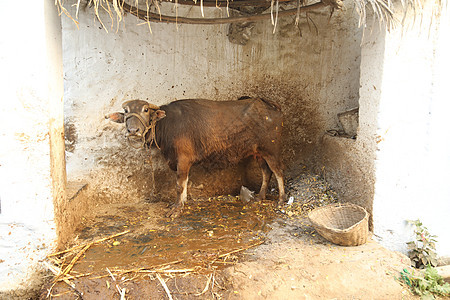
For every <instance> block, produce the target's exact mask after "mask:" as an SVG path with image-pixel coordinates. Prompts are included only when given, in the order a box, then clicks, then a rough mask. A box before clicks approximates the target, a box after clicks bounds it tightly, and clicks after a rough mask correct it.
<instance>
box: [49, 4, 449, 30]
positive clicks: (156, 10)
mask: <svg viewBox="0 0 450 300" xmlns="http://www.w3.org/2000/svg"><path fill="white" fill-rule="evenodd" d="M70 1H71V2H72V3H70V4H69V5H76V7H77V12H76V16H75V17H73V16H72V15H70V14H69V12H68V11H67V10H66V8H65V7H64V6H65V4H66V5H67V4H68V3H64V0H56V4H57V6H58V8H59V9H60V12H61V14H62V13H64V14H66V15H67V16H68V17H70V18H71V19H72V20H73V21H74V22H75V23H77V21H76V19H77V18H78V11H79V9H80V6H83V5H84V7H85V8H92V9H94V10H95V14H96V16H97V18H98V19H99V21H100V22H101V23H102V20H101V18H100V15H99V12H100V11H102V10H104V11H105V12H107V14H108V15H109V17H110V19H111V21H112V22H114V20H116V22H118V23H119V22H120V21H121V20H122V18H123V15H124V14H125V13H129V14H132V15H134V16H136V17H137V18H139V19H141V20H143V21H145V22H147V23H148V24H149V25H150V22H159V23H179V24H202V25H214V24H227V23H239V22H252V21H256V20H263V19H271V20H272V24H273V25H274V26H276V22H277V19H278V18H280V17H284V16H294V15H295V16H296V22H295V23H296V25H297V24H298V21H299V18H300V16H301V15H302V14H303V13H308V12H311V11H317V10H322V9H324V8H328V9H329V11H330V16H331V15H332V14H333V12H334V11H335V10H339V9H341V8H342V7H343V0H319V1H314V2H308V1H307V0H84V1H83V2H84V3H82V1H81V0H70ZM424 1H427V0H353V2H354V3H355V7H356V11H357V12H358V14H359V16H360V22H359V24H360V26H361V25H364V24H365V23H366V16H367V15H368V14H367V13H366V10H371V11H372V12H373V14H374V15H375V17H376V18H377V19H378V20H379V21H380V23H383V24H384V25H385V26H386V27H387V28H388V29H389V28H391V27H392V26H393V25H395V23H398V22H402V20H396V19H395V17H394V15H395V12H396V9H395V8H394V7H396V8H397V10H399V9H400V10H401V11H402V12H403V15H406V13H407V12H408V11H413V13H414V14H416V13H420V11H421V9H422V7H423V2H424ZM430 1H434V3H435V4H436V5H437V6H439V7H440V6H441V5H442V2H444V1H446V0H430ZM163 2H166V3H168V2H170V3H173V5H174V6H175V11H176V12H177V11H178V10H177V7H178V6H179V5H191V6H200V8H201V13H202V17H201V18H190V17H181V16H179V15H178V14H177V13H175V15H165V14H163V13H161V5H162V3H163ZM204 7H217V8H226V12H227V15H226V16H225V17H222V18H208V17H207V16H206V15H205V14H204V10H203V8H204ZM230 11H234V12H238V13H237V14H236V13H234V14H230ZM105 29H106V28H105Z"/></svg>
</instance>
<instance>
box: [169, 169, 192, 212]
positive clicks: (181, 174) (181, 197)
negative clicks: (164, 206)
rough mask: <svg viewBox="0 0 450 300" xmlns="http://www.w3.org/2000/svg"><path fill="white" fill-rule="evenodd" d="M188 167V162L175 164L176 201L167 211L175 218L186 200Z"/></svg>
mask: <svg viewBox="0 0 450 300" xmlns="http://www.w3.org/2000/svg"><path fill="white" fill-rule="evenodd" d="M190 168H191V165H190V164H183V163H178V165H177V202H176V203H175V205H174V207H173V208H172V210H171V211H170V212H169V216H170V217H172V218H176V217H178V216H179V215H180V213H181V211H182V210H183V207H184V203H185V202H186V199H187V184H188V179H189V169H190Z"/></svg>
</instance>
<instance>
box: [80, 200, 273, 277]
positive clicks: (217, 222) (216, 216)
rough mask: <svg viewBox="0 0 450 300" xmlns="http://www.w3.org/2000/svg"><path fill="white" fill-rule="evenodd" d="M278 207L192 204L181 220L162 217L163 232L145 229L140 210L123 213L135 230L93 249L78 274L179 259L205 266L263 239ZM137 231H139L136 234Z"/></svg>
mask: <svg viewBox="0 0 450 300" xmlns="http://www.w3.org/2000/svg"><path fill="white" fill-rule="evenodd" d="M274 209H275V203H274V202H272V201H262V202H256V203H252V204H244V203H242V202H241V201H240V200H239V198H237V197H231V196H227V197H217V198H213V199H205V200H197V201H195V202H193V201H191V202H190V203H189V205H187V206H186V207H185V210H184V211H183V214H182V216H180V217H179V218H177V219H175V220H171V219H169V218H161V219H159V220H158V221H157V223H158V226H157V227H158V228H159V229H145V228H142V227H143V226H142V222H146V219H147V217H148V216H147V215H145V218H144V217H142V218H139V217H138V216H137V214H136V211H134V212H133V211H132V210H129V211H127V210H126V209H124V210H123V213H124V217H123V218H125V219H126V218H127V216H128V217H129V220H128V222H127V224H130V225H129V229H131V232H130V233H129V234H126V235H124V236H122V237H119V238H117V239H116V240H110V241H107V242H104V243H102V244H99V245H94V246H92V247H91V248H90V249H89V250H88V251H87V252H86V253H85V257H84V258H83V259H80V260H79V261H78V262H77V264H76V266H75V268H74V270H75V271H77V272H80V273H87V272H92V273H101V272H104V271H105V268H106V267H108V268H110V269H111V268H119V269H132V268H137V267H145V268H149V267H152V266H157V265H160V264H166V263H170V262H174V261H179V260H182V262H180V263H179V264H177V268H191V267H195V266H202V265H205V264H208V263H210V262H211V261H212V260H213V259H214V258H215V257H217V255H220V254H224V253H228V252H230V251H233V250H236V249H242V248H246V247H248V246H250V245H253V244H255V243H257V242H258V241H260V240H261V239H262V238H263V237H264V232H266V231H267V230H268V229H269V228H268V227H267V226H266V224H268V223H270V222H271V221H272V220H273V219H274V218H275V211H274ZM162 213H163V212H161V214H162ZM109 219H110V220H109ZM108 220H109V221H110V222H111V223H109V221H108ZM117 221H118V222H119V223H120V224H125V223H124V222H123V219H119V218H107V217H100V218H99V223H98V224H97V225H96V226H94V227H98V228H97V229H98V230H100V232H101V230H102V228H103V229H105V230H106V231H109V229H110V228H111V227H114V226H116V225H114V222H117ZM122 226H123V225H122ZM123 227H128V225H126V226H123ZM123 227H122V228H123ZM134 227H136V228H138V227H139V228H140V230H136V231H133V228H134ZM125 229H126V228H125ZM118 231H119V230H117V231H116V232H118ZM87 232H88V231H87ZM87 232H85V234H86V233H87ZM114 242H115V243H114ZM119 242H120V244H119Z"/></svg>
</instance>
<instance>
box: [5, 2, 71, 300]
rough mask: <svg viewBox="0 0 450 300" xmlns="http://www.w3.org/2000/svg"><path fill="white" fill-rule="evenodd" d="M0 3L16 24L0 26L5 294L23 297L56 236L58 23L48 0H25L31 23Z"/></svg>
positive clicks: (60, 90)
mask: <svg viewBox="0 0 450 300" xmlns="http://www.w3.org/2000/svg"><path fill="white" fill-rule="evenodd" d="M2 4H3V5H2V6H3V9H2V10H1V12H0V19H1V20H2V23H3V24H14V26H12V27H11V26H2V27H1V28H0V33H1V36H2V38H1V39H0V65H1V66H2V67H1V71H0V72H1V73H0V76H1V78H0V82H2V93H3V96H2V101H1V105H0V114H1V115H2V117H1V118H0V198H1V213H0V259H1V262H0V298H2V297H3V296H5V297H6V298H7V299H11V297H12V298H14V297H13V296H14V295H15V296H18V297H19V298H21V299H24V298H28V297H29V296H31V295H27V294H21V293H26V291H27V289H31V288H36V284H39V283H40V282H41V281H42V276H40V274H39V276H34V275H35V273H36V272H37V270H40V265H39V260H40V259H42V258H43V257H45V255H46V254H48V253H49V251H51V249H52V247H53V246H54V242H55V238H56V234H55V223H54V218H53V216H54V210H53V194H52V179H51V170H50V165H51V163H52V162H51V158H50V140H49V137H50V135H51V134H50V133H49V127H50V123H52V126H53V127H54V128H56V127H57V125H56V123H57V121H59V122H60V123H59V127H60V128H62V95H63V87H62V59H61V24H60V19H59V17H58V14H57V11H56V9H55V6H54V3H53V1H51V0H45V1H34V0H28V1H24V2H22V3H21V5H24V6H26V7H27V9H25V10H23V11H22V13H21V17H23V18H24V20H32V23H31V22H27V21H24V22H17V14H14V13H11V12H12V11H14V10H16V9H17V4H16V3H12V2H11V3H9V2H5V3H2ZM58 108H59V109H58ZM60 137H61V135H60ZM61 150H62V149H61ZM58 166H61V164H59V165H58ZM62 168H63V169H64V165H62ZM37 288H39V286H37ZM9 290H16V291H15V292H14V293H13V294H9V295H8V294H3V292H5V293H6V292H7V291H9Z"/></svg>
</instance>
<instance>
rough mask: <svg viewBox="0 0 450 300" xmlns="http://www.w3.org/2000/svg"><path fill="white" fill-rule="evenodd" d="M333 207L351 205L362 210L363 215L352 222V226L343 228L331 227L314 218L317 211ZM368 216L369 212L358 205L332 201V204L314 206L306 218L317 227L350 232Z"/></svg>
mask: <svg viewBox="0 0 450 300" xmlns="http://www.w3.org/2000/svg"><path fill="white" fill-rule="evenodd" d="M333 207H344V208H345V207H353V208H356V209H358V210H360V211H362V212H364V217H363V218H362V219H361V220H360V221H358V222H356V223H355V224H353V225H352V226H350V227H348V228H345V229H338V228H333V227H329V226H325V225H323V224H319V223H317V222H316V221H315V220H314V215H315V214H317V213H318V212H319V211H321V210H327V209H330V208H333ZM368 218H369V213H368V212H367V210H366V209H365V208H364V207H362V206H359V205H356V204H353V203H333V204H329V205H326V206H321V207H317V208H315V209H314V210H313V211H311V212H309V214H308V219H309V220H310V222H311V223H313V225H314V226H317V227H319V228H324V229H327V230H330V231H333V232H336V233H347V232H350V231H351V230H353V229H354V228H355V227H356V226H358V225H359V224H361V223H362V222H365V221H366V220H367V219H368Z"/></svg>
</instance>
